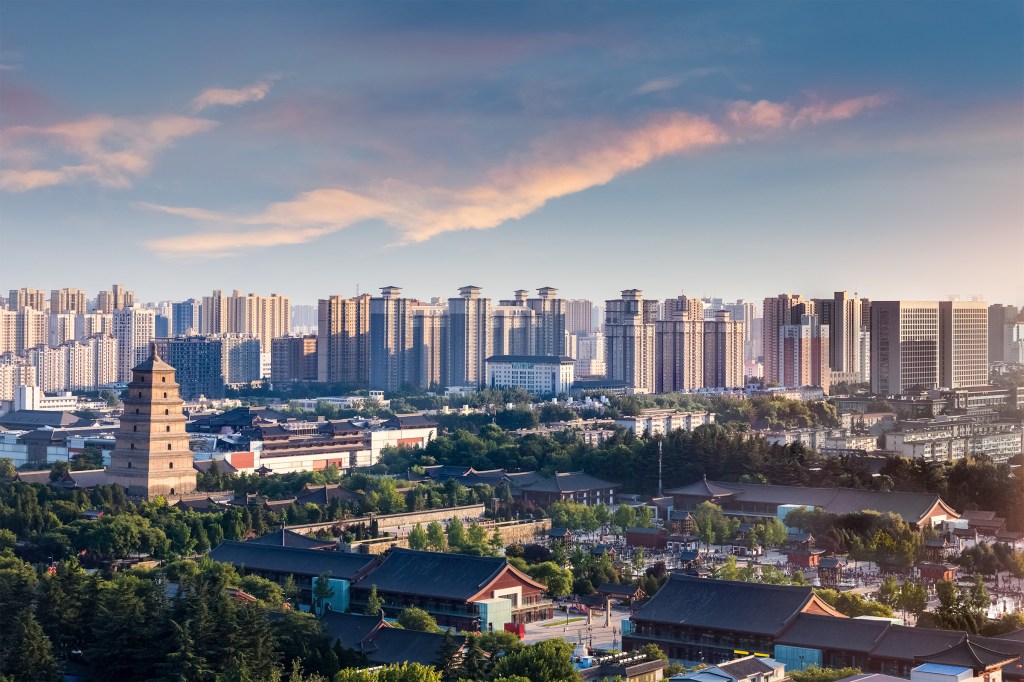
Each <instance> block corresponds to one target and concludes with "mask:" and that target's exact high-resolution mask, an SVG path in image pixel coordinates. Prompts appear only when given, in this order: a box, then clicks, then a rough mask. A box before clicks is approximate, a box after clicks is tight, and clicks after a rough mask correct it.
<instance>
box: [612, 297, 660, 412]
mask: <svg viewBox="0 0 1024 682" xmlns="http://www.w3.org/2000/svg"><path fill="white" fill-rule="evenodd" d="M657 319H658V301H656V300H652V299H645V298H644V297H643V291H641V290H640V289H626V290H624V291H623V292H622V298H621V299H613V300H609V301H605V313H604V337H605V365H606V368H607V377H608V379H609V380H610V381H623V382H625V384H626V387H627V388H628V389H631V390H632V391H634V392H636V393H650V392H652V391H654V390H655V384H656V381H655V376H656V375H657V368H656V366H655V352H654V351H655V336H656V334H655V332H656V327H655V322H656V321H657Z"/></svg>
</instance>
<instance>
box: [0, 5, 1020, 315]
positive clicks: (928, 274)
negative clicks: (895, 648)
mask: <svg viewBox="0 0 1024 682" xmlns="http://www.w3.org/2000/svg"><path fill="white" fill-rule="evenodd" d="M114 282H118V283H124V284H125V285H127V286H128V288H130V289H134V290H135V291H136V292H137V293H138V295H139V298H140V299H142V300H146V301H156V300H163V299H174V300H178V299H184V298H188V297H190V296H201V295H203V294H207V293H208V292H209V291H210V290H212V289H223V290H232V289H239V290H242V291H245V292H250V291H252V292H257V293H263V294H269V293H271V292H277V293H283V294H287V295H289V296H291V297H292V301H293V303H314V302H315V301H316V299H317V298H320V297H326V296H328V295H335V294H342V295H353V294H355V293H356V292H357V291H359V292H361V293H365V292H376V291H377V289H378V287H381V286H384V285H397V286H401V287H403V288H404V290H405V292H406V294H408V295H411V296H417V297H421V298H430V297H432V296H443V297H449V296H455V295H457V289H458V287H460V286H464V285H467V284H474V285H478V286H481V287H483V293H484V295H486V296H491V297H493V298H494V299H499V298H509V297H510V296H511V292H512V291H513V290H514V289H519V288H526V289H535V288H537V287H541V286H554V287H557V288H559V290H560V291H561V294H562V295H563V296H565V297H569V298H591V299H593V300H596V301H597V300H604V299H608V298H616V297H617V296H618V292H619V291H620V290H622V289H630V288H639V289H643V290H644V292H645V294H646V295H648V296H649V297H657V298H662V297H668V296H676V295H678V294H679V293H686V294H688V295H699V296H718V297H723V298H726V299H735V298H746V299H761V298H763V297H765V296H772V295H776V294H779V293H782V292H788V293H800V294H803V295H805V296H808V297H812V296H823V295H829V294H831V292H833V291H837V290H848V291H851V292H857V293H859V294H860V295H861V296H868V297H871V298H873V299H895V298H910V299H945V298H946V297H947V296H948V295H951V294H955V295H960V296H962V297H965V298H966V297H969V296H972V295H980V296H983V297H985V298H986V300H989V301H993V302H1003V303H1016V304H1024V3H1021V2H1019V1H1016V0H1014V1H1012V2H1000V1H998V0H991V1H988V2H983V3H977V2H957V1H955V0H950V1H947V2H941V3H935V2H930V1H929V2H914V1H912V0H903V1H901V2H876V1H861V2H845V1H843V0H834V1H832V2H819V3H811V2H749V3H748V2H719V1H715V2H677V3H671V2H642V1H640V2H609V3H589V2H544V3H530V2H516V3H511V2H504V3H493V2H472V3H456V2H386V3H379V2H375V3H371V2H365V3H345V2H331V3H327V2H302V1H294V2H287V3H284V2H245V1H241V0H239V1H236V2H209V3H199V2H160V1H158V0H157V1H153V0H150V1H148V2H116V1H111V0H108V1H104V2H90V1H78V2H67V3H62V2H42V3H39V2H22V1H18V0H8V1H7V2H3V3H0V291H7V290H8V289H11V288H17V287H22V286H28V287H36V288H42V289H47V290H49V289H53V288H59V287H79V288H83V287H84V288H85V289H86V290H87V291H88V293H89V295H90V296H93V295H95V292H96V291H97V290H99V289H104V288H109V286H110V285H111V284H112V283H114Z"/></svg>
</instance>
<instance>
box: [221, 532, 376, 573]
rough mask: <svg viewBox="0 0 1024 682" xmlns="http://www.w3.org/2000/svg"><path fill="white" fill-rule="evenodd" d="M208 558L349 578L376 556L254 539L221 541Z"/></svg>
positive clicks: (250, 566) (254, 567)
mask: <svg viewBox="0 0 1024 682" xmlns="http://www.w3.org/2000/svg"><path fill="white" fill-rule="evenodd" d="M210 558H211V559H213V560H214V561H222V562H224V563H227V564H231V565H232V566H235V567H239V566H244V567H245V568H247V569H252V570H256V571H271V572H274V573H291V574H293V575H305V576H317V575H320V574H321V573H324V572H328V571H329V572H330V574H331V577H333V578H339V579H344V580H351V579H352V578H353V577H354V576H355V575H356V574H357V573H359V572H360V571H361V570H362V569H364V568H366V567H367V566H368V565H370V564H371V563H373V561H375V559H376V557H373V556H369V555H367V554H351V553H349V552H324V551H321V550H316V549H299V548H296V547H276V546H274V545H262V544H258V543H255V542H232V541H225V542H223V543H221V544H220V546H218V547H217V548H216V549H214V550H212V551H210Z"/></svg>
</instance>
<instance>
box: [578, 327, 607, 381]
mask: <svg viewBox="0 0 1024 682" xmlns="http://www.w3.org/2000/svg"><path fill="white" fill-rule="evenodd" d="M569 338H570V340H571V348H570V350H569V355H571V356H572V357H574V358H576V364H575V366H574V367H573V373H574V374H575V376H579V377H603V376H604V375H605V374H606V372H607V366H606V365H605V351H604V334H573V335H571V336H570V337H569ZM573 351H575V352H573Z"/></svg>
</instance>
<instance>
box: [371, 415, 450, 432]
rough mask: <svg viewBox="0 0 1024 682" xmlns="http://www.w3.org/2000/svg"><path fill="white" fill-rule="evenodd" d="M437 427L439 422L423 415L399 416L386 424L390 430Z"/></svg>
mask: <svg viewBox="0 0 1024 682" xmlns="http://www.w3.org/2000/svg"><path fill="white" fill-rule="evenodd" d="M435 426H437V422H436V421H434V420H433V419H431V418H430V417H427V416H426V415H422V414H397V415H395V416H394V417H392V418H391V419H389V420H387V421H386V422H384V427H385V428H389V429H429V428H433V427H435Z"/></svg>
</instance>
